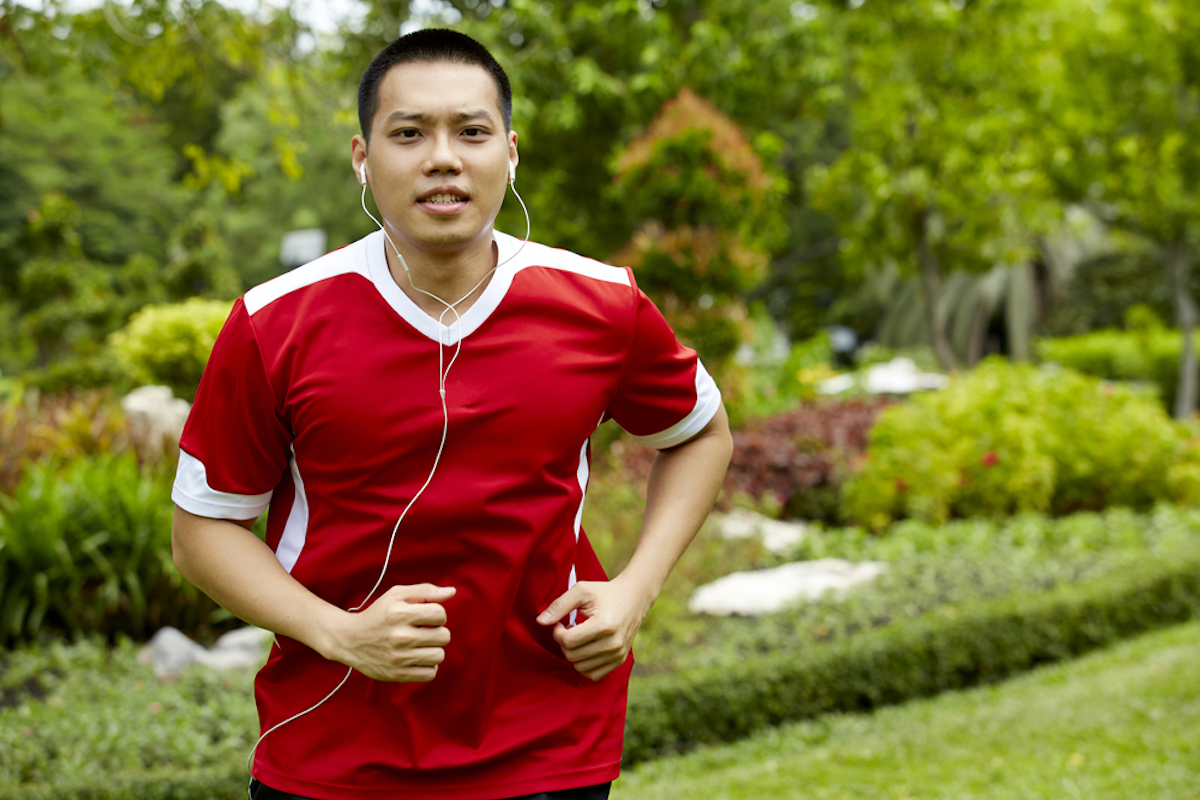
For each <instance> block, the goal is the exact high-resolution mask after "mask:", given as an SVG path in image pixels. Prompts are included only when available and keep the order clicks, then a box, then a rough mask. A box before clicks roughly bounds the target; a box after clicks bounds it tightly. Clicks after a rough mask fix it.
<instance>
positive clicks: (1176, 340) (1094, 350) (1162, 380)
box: [1035, 324, 1200, 407]
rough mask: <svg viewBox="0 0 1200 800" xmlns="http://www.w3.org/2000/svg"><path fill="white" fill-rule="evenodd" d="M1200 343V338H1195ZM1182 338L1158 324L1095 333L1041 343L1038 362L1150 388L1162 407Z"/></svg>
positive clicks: (1172, 385) (1172, 387)
mask: <svg viewBox="0 0 1200 800" xmlns="http://www.w3.org/2000/svg"><path fill="white" fill-rule="evenodd" d="M1198 340H1200V336H1198ZM1182 345H1183V336H1182V335H1181V334H1180V333H1179V331H1177V330H1172V329H1169V328H1165V327H1163V326H1162V325H1161V324H1149V325H1145V326H1141V327H1135V328H1131V329H1129V330H1113V329H1107V330H1098V331H1092V332H1091V333H1085V334H1081V335H1079V336H1062V337H1058V338H1047V339H1041V340H1039V341H1038V342H1037V343H1036V344H1035V349H1036V351H1037V355H1038V358H1039V359H1041V360H1042V361H1045V362H1050V363H1054V364H1059V365H1061V366H1063V367H1066V368H1068V369H1073V370H1076V371H1077V372H1082V373H1083V374H1085V375H1094V376H1096V377H1098V378H1106V379H1108V380H1114V381H1144V382H1147V383H1150V384H1153V385H1154V387H1155V389H1156V391H1157V393H1158V396H1159V399H1160V400H1162V402H1163V404H1164V406H1165V407H1166V406H1169V405H1170V404H1171V402H1172V401H1173V400H1174V398H1175V391H1176V387H1177V386H1178V384H1179V354H1180V351H1181V350H1182Z"/></svg>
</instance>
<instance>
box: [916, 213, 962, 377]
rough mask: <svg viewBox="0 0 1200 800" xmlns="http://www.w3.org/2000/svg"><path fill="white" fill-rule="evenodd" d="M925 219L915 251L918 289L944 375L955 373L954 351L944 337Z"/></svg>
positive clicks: (937, 271)
mask: <svg viewBox="0 0 1200 800" xmlns="http://www.w3.org/2000/svg"><path fill="white" fill-rule="evenodd" d="M926 220H927V215H922V216H921V222H920V226H921V231H920V239H919V244H918V247H917V257H918V259H919V260H920V262H921V286H922V287H923V288H924V289H925V319H926V321H927V322H928V325H929V338H930V339H931V340H932V342H933V352H934V354H935V355H936V356H937V360H938V363H939V364H941V365H942V369H944V370H945V371H946V372H954V371H955V370H957V369H958V362H957V361H956V360H955V358H954V348H952V347H951V346H950V338H949V337H948V336H947V335H946V315H945V314H943V313H942V309H941V303H940V300H941V297H942V274H941V270H940V268H939V266H938V257H937V253H936V252H934V250H933V248H932V247H930V246H929V233H928V224H927V222H926Z"/></svg>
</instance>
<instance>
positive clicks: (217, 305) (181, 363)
mask: <svg viewBox="0 0 1200 800" xmlns="http://www.w3.org/2000/svg"><path fill="white" fill-rule="evenodd" d="M230 306H231V303H229V302H227V301H224V300H201V299H199V298H192V299H191V300H186V301H184V302H182V303H177V304H168V305H154V306H146V307H145V308H143V309H142V310H141V311H139V312H137V313H136V314H134V315H133V317H132V318H130V320H129V324H128V325H126V326H125V327H124V328H122V329H121V330H119V331H117V332H116V333H114V334H112V336H110V337H109V344H110V347H111V348H112V351H113V352H114V354H115V356H116V359H117V361H118V362H119V363H121V364H122V366H124V367H125V368H126V369H127V370H129V372H130V373H131V374H132V376H133V377H134V378H135V379H136V380H138V381H140V382H141V383H146V384H159V385H163V386H170V387H171V390H172V391H173V392H175V396H176V397H183V398H185V399H187V400H189V401H190V400H192V399H194V398H195V396H196V387H197V386H198V385H199V383H200V375H201V373H202V372H204V365H205V364H207V363H208V356H209V354H210V353H212V348H213V344H214V343H215V342H216V340H217V334H218V333H220V332H221V326H222V325H224V324H225V318H226V317H228V316H229V309H230Z"/></svg>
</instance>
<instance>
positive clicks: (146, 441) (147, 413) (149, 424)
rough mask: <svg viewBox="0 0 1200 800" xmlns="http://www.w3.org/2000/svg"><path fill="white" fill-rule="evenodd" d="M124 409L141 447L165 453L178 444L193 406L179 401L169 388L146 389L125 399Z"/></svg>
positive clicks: (122, 400)
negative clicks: (169, 447)
mask: <svg viewBox="0 0 1200 800" xmlns="http://www.w3.org/2000/svg"><path fill="white" fill-rule="evenodd" d="M121 408H122V410H124V412H125V419H126V421H127V422H128V423H129V433H130V435H131V436H132V438H133V440H134V442H136V443H137V445H138V447H139V448H144V449H146V450H148V451H153V452H162V451H163V450H164V448H165V447H166V446H174V445H176V444H178V442H179V435H180V434H181V433H183V424H184V423H185V422H187V417H188V412H189V411H191V408H192V406H191V404H190V403H188V401H187V400H181V399H179V398H178V397H175V395H173V394H172V393H171V389H170V387H168V386H142V387H140V388H138V389H134V390H133V391H132V392H130V393H129V394H127V395H125V396H124V397H123V398H121Z"/></svg>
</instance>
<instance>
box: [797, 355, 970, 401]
mask: <svg viewBox="0 0 1200 800" xmlns="http://www.w3.org/2000/svg"><path fill="white" fill-rule="evenodd" d="M949 382H950V378H948V377H947V376H945V375H941V374H939V373H936V372H922V371H921V370H919V369H917V365H916V364H915V363H913V360H912V359H911V358H893V359H892V360H891V361H889V362H887V363H886V364H872V365H871V366H869V367H867V369H866V370H865V371H864V372H862V373H861V374H860V375H859V376H858V377H856V376H854V375H838V376H837V377H834V378H830V379H828V380H825V381H821V382H820V383H819V384H817V391H818V392H820V393H821V394H841V393H842V392H845V391H848V390H850V389H852V388H853V387H854V386H855V384H861V385H862V388H863V390H864V391H866V392H867V393H868V394H912V393H913V392H920V391H925V390H929V389H942V388H944V387H945V386H946V384H948V383H949Z"/></svg>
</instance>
